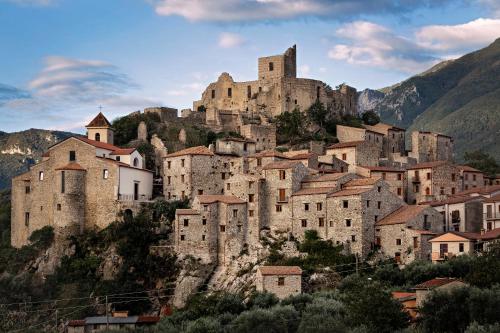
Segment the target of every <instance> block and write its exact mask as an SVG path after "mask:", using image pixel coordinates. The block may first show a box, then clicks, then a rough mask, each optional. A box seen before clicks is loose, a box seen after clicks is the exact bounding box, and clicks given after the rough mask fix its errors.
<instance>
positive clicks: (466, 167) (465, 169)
mask: <svg viewBox="0 0 500 333" xmlns="http://www.w3.org/2000/svg"><path fill="white" fill-rule="evenodd" d="M458 168H459V169H460V170H462V171H465V172H476V173H482V171H480V170H478V169H474V168H473V167H470V166H468V165H459V166H458Z"/></svg>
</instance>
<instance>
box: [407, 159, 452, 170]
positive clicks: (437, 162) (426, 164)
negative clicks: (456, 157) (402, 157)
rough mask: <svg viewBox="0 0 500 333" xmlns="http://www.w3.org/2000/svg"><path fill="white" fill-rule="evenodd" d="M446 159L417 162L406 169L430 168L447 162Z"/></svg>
mask: <svg viewBox="0 0 500 333" xmlns="http://www.w3.org/2000/svg"><path fill="white" fill-rule="evenodd" d="M448 163H449V162H448V161H434V162H424V163H418V164H415V165H414V166H411V167H408V168H407V169H408V170H416V169H430V168H435V167H438V166H442V165H445V164H448Z"/></svg>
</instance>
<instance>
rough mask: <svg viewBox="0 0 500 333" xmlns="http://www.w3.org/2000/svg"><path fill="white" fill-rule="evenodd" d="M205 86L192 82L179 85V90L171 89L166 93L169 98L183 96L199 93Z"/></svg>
mask: <svg viewBox="0 0 500 333" xmlns="http://www.w3.org/2000/svg"><path fill="white" fill-rule="evenodd" d="M206 86H207V85H206V84H204V83H202V82H192V83H187V84H182V85H180V88H181V89H171V90H168V91H167V95H170V96H185V95H188V94H192V93H193V92H201V91H203V89H205V87H206Z"/></svg>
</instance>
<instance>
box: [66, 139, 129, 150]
mask: <svg viewBox="0 0 500 333" xmlns="http://www.w3.org/2000/svg"><path fill="white" fill-rule="evenodd" d="M74 138H76V139H78V140H80V141H83V142H86V143H88V144H89V145H92V146H94V147H96V148H101V149H106V150H111V151H115V150H120V149H122V148H120V147H117V146H114V145H112V144H110V143H106V142H101V141H95V140H91V139H89V138H87V137H84V136H75V137H74Z"/></svg>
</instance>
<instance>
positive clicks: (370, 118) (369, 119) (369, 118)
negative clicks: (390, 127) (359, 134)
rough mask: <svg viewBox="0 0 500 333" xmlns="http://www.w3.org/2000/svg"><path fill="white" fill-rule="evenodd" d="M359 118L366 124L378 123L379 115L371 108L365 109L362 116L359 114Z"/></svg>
mask: <svg viewBox="0 0 500 333" xmlns="http://www.w3.org/2000/svg"><path fill="white" fill-rule="evenodd" d="M361 119H363V123H365V124H366V125H372V126H373V125H376V124H378V123H380V117H379V115H378V114H377V113H376V112H375V111H373V110H370V111H366V112H365V113H363V116H361Z"/></svg>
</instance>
